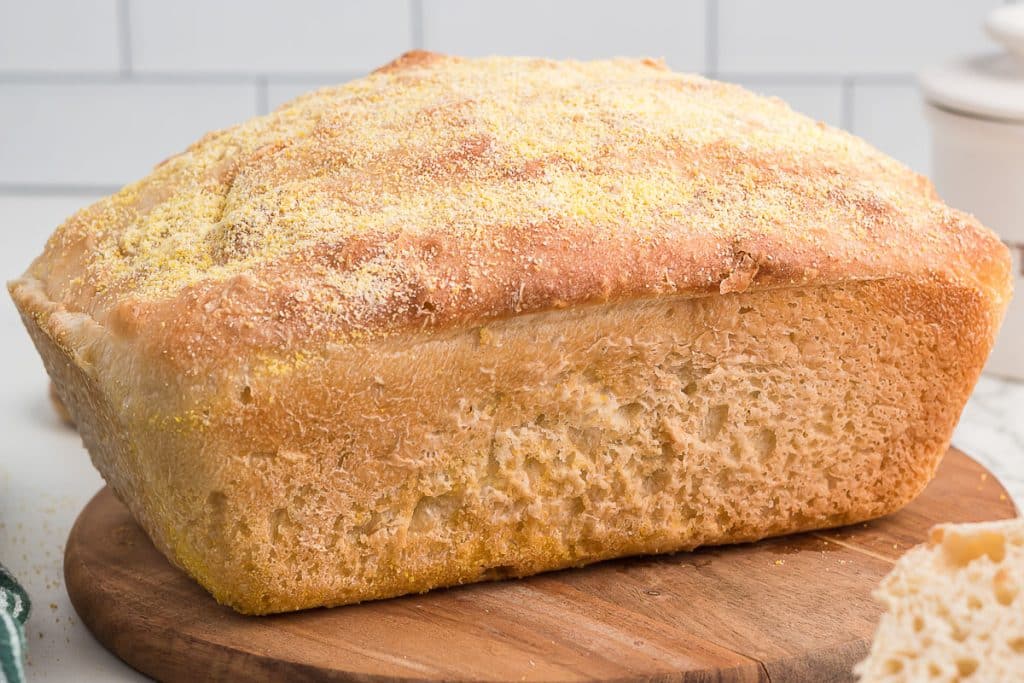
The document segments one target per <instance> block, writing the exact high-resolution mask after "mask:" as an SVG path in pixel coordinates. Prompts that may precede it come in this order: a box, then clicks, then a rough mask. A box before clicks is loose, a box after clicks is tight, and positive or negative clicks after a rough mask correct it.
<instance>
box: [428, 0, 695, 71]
mask: <svg viewBox="0 0 1024 683" xmlns="http://www.w3.org/2000/svg"><path fill="white" fill-rule="evenodd" d="M706 8H707V3H706V2H705V0H674V1H673V0H631V1H630V2H622V1H621V0H561V1H560V2H551V0H515V1H514V2H501V3H497V2H478V1H477V0H424V5H423V43H424V46H425V47H426V48H427V49H430V50H438V51H441V52H450V53H455V54H464V55H470V56H479V55H488V54H522V55H530V56H543V57H557V58H570V57H575V58H579V59H595V58H599V57H616V56H641V57H646V56H653V57H664V58H665V59H666V61H667V62H668V63H669V64H670V65H672V66H673V67H674V68H676V69H683V70H686V71H702V70H703V69H704V67H705V56H706V53H707V50H706V44H705V35H706V30H705V29H706V25H707V19H706V14H705V11H706Z"/></svg>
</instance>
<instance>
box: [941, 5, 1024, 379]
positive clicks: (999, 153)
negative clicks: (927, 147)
mask: <svg viewBox="0 0 1024 683" xmlns="http://www.w3.org/2000/svg"><path fill="white" fill-rule="evenodd" d="M985 27H986V29H987V30H988V32H989V34H990V35H991V36H992V37H993V38H995V39H996V40H998V41H999V42H1000V43H1002V44H1003V45H1004V47H1006V48H1007V52H1004V53H1001V54H992V55H982V56H977V57H971V58H967V59H962V60H959V61H956V62H953V63H951V64H947V65H945V66H941V67H937V68H934V69H930V70H928V71H925V72H924V73H923V74H922V75H921V88H922V91H923V92H924V97H925V100H926V105H925V109H926V112H927V115H928V119H929V121H930V122H931V128H932V178H933V180H934V181H935V186H936V188H937V189H938V191H939V194H940V195H942V198H943V199H944V200H945V201H946V202H947V203H948V204H950V205H951V206H955V207H957V208H959V209H963V210H964V211H969V212H970V213H973V214H974V215H975V216H977V217H978V218H979V219H980V220H981V222H982V223H984V224H985V225H987V226H988V227H990V228H992V229H993V230H995V231H996V232H997V233H999V236H1000V237H1001V238H1002V239H1003V241H1004V242H1006V244H1007V245H1009V247H1010V251H1011V252H1012V253H1013V261H1014V263H1013V267H1014V274H1015V279H1014V289H1015V291H1016V295H1015V296H1014V298H1013V300H1012V301H1011V302H1010V306H1009V309H1008V311H1007V314H1006V321H1005V322H1004V323H1003V328H1002V331H1001V332H1000V334H999V340H998V341H997V342H996V348H995V350H994V351H993V352H992V356H991V357H990V358H989V362H988V365H987V366H986V367H985V370H986V372H989V373H992V374H996V375H1001V376H1004V377H1010V378H1013V379H1018V380H1024V5H1009V6H1005V7H1000V8H999V9H997V10H995V11H993V12H992V13H991V14H990V15H989V17H988V20H987V22H986V26H985Z"/></svg>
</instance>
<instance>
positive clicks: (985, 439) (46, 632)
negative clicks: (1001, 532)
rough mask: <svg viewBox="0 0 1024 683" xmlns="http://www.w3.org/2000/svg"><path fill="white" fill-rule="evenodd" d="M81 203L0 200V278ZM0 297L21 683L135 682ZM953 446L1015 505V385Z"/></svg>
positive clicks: (82, 485)
mask: <svg viewBox="0 0 1024 683" xmlns="http://www.w3.org/2000/svg"><path fill="white" fill-rule="evenodd" d="M89 200H90V198H89V197H31V198H23V197H4V196H0V226H2V228H0V229H3V230H4V231H5V237H4V245H3V247H4V248H3V249H0V275H2V276H3V277H4V278H7V277H10V276H13V275H16V274H17V273H20V272H21V271H22V270H24V268H25V266H26V265H27V264H28V263H29V261H30V260H31V259H32V258H33V257H34V256H35V255H36V254H38V253H39V251H40V249H41V247H42V243H43V240H44V239H45V236H46V235H48V234H49V232H50V230H51V229H52V227H53V226H55V225H57V224H58V223H59V222H60V220H61V219H62V218H63V217H64V216H66V215H67V214H69V213H70V212H72V211H73V210H74V209H75V208H77V207H78V206H81V205H83V204H87V203H89ZM0 298H2V299H3V301H0V357H2V358H4V359H5V364H4V375H5V376H4V377H3V381H2V382H0V435H2V442H0V563H2V564H5V565H6V566H7V567H8V568H9V569H10V570H11V571H12V572H13V573H14V575H15V576H16V577H18V579H19V580H20V581H21V582H22V583H23V584H24V585H25V587H26V588H27V589H28V591H29V594H30V595H31V596H32V600H33V613H32V616H31V618H30V619H29V622H28V628H27V634H28V639H29V655H28V663H29V667H28V674H29V678H30V680H32V681H71V680H74V681H109V680H143V677H141V676H139V675H138V674H136V673H135V672H133V671H132V670H131V669H129V668H128V667H127V666H125V665H124V664H122V663H121V662H120V661H119V660H117V659H116V658H115V657H113V656H112V655H110V654H108V653H107V652H106V651H105V650H104V649H103V648H102V647H100V646H99V645H98V644H97V643H96V641H95V640H93V638H92V636H91V635H89V633H88V631H86V629H85V628H84V627H83V626H82V624H81V622H80V621H79V620H78V617H77V616H76V615H75V612H74V609H73V608H72V607H71V603H70V601H69V600H68V597H67V594H66V593H65V591H64V581H63V572H62V567H61V564H62V558H63V548H64V540H65V539H66V538H67V535H68V531H69V530H70V528H71V525H72V523H73V522H74V520H75V517H76V516H77V514H78V512H79V511H80V510H81V509H82V507H83V506H84V505H85V503H86V502H87V501H88V500H89V498H91V497H92V495H93V494H94V493H96V491H98V490H99V489H100V487H101V486H102V481H101V480H100V477H99V475H98V474H97V473H96V471H95V470H93V468H92V465H91V464H90V463H89V459H88V457H87V455H86V453H85V451H84V450H83V449H82V446H81V442H80V441H79V439H78V435H77V433H75V432H74V431H73V430H71V429H69V428H67V427H64V426H63V425H62V424H61V423H60V422H59V420H58V419H57V417H56V415H55V414H54V412H53V409H52V407H51V406H50V403H49V400H48V399H47V382H48V380H47V379H46V377H45V374H44V372H43V369H42V363H41V362H40V361H39V358H38V356H37V355H36V352H35V349H34V348H33V347H32V344H31V342H30V341H29V338H28V335H27V334H26V333H25V331H24V329H23V328H22V325H21V322H20V320H19V319H18V316H17V314H16V312H15V310H14V306H13V305H12V304H11V303H10V301H9V299H8V298H7V297H6V296H3V297H0ZM953 443H954V444H956V445H957V446H959V447H960V448H962V449H963V450H964V451H966V452H967V453H970V454H971V455H973V456H974V457H975V458H977V459H978V460H980V461H981V462H983V463H984V464H985V465H986V466H987V467H988V468H989V469H990V470H992V472H993V473H994V474H996V475H997V476H998V477H999V478H1000V479H1001V480H1002V482H1003V484H1004V485H1005V486H1006V487H1007V489H1009V491H1010V493H1011V494H1012V495H1013V497H1014V499H1015V501H1016V502H1017V505H1018V506H1021V507H1024V383H1020V384H1018V383H1012V382H1007V381H1003V380H999V379H995V378H990V377H983V378H982V380H981V382H980V383H979V384H978V387H977V389H976V391H975V393H974V396H973V397H972V398H971V400H970V402H969V403H968V405H967V409H966V410H965V411H964V414H963V418H962V419H961V422H960V426H959V427H958V428H957V431H956V435H955V436H954V439H953Z"/></svg>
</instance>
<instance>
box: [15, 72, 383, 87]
mask: <svg viewBox="0 0 1024 683" xmlns="http://www.w3.org/2000/svg"><path fill="white" fill-rule="evenodd" d="M365 75H366V72H365V71H325V72H323V73H314V72H298V71H296V72H288V73H280V74H267V73H258V72H240V73H231V72H227V71H222V72H203V71H193V72H165V73H138V72H132V73H125V74H121V73H118V72H114V71H107V72H99V71H97V72H73V71H62V72H54V71H8V72H6V73H5V72H3V71H0V83H3V84H26V85H110V84H117V83H140V84H157V85H159V84H171V85H178V84H184V85H209V84H224V83H229V84H233V85H238V84H251V83H253V81H255V80H257V79H260V78H266V79H268V80H271V79H272V80H274V81H275V82H280V83H306V82H310V83H319V82H321V81H323V80H324V79H338V80H339V81H345V80H351V79H353V78H360V77H362V76H365Z"/></svg>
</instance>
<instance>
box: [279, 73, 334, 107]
mask: <svg viewBox="0 0 1024 683" xmlns="http://www.w3.org/2000/svg"><path fill="white" fill-rule="evenodd" d="M347 80H349V77H347V76H345V75H343V74H339V75H337V76H334V77H331V76H325V77H323V78H315V79H305V78H304V79H295V80H283V79H275V78H271V79H270V80H269V82H268V83H267V101H266V104H267V108H268V110H274V109H277V108H278V107H280V106H281V105H282V104H284V103H285V102H288V101H289V100H293V99H295V98H296V97H298V96H299V95H303V94H305V93H307V92H309V91H311V90H317V89H318V88H324V87H327V86H329V85H340V84H341V83H344V82H345V81H347Z"/></svg>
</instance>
